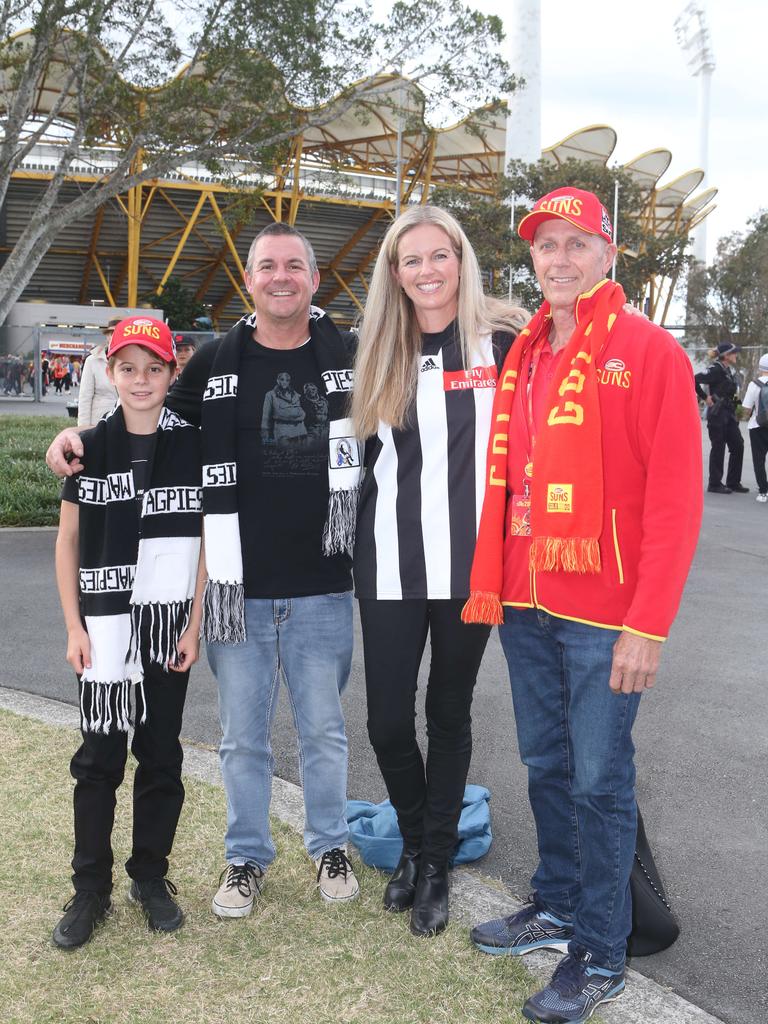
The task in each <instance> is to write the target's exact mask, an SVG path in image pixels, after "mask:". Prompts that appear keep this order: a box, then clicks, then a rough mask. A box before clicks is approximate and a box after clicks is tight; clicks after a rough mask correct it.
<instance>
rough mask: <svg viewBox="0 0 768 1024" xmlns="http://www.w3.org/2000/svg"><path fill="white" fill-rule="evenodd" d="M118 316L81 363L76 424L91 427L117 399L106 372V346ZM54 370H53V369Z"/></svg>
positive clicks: (118, 320) (109, 324)
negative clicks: (100, 340)
mask: <svg viewBox="0 0 768 1024" xmlns="http://www.w3.org/2000/svg"><path fill="white" fill-rule="evenodd" d="M119 323H120V318H119V317H118V318H117V319H115V320H110V321H109V323H108V324H107V326H106V327H105V328H104V341H103V342H102V344H100V345H96V347H95V348H93V349H91V353H90V355H89V356H88V358H87V359H86V360H85V362H84V363H83V370H82V374H81V377H80V392H79V394H78V398H77V425H78V427H91V426H93V425H94V424H96V423H98V422H99V420H100V419H101V417H102V416H103V415H104V414H105V413H107V412H109V411H110V409H112V407H113V406H114V404H115V401H116V399H117V392H116V391H115V386H114V384H113V383H112V381H111V380H110V379H109V374H108V373H107V347H108V346H109V342H110V339H111V338H112V334H113V332H114V330H115V327H117V325H118V324H119ZM54 372H55V371H54Z"/></svg>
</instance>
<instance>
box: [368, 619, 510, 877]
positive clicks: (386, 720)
mask: <svg viewBox="0 0 768 1024" xmlns="http://www.w3.org/2000/svg"><path fill="white" fill-rule="evenodd" d="M463 605H464V600H463V599H462V600H445V601H426V600H423V601H421V600H412V601H376V600H362V601H360V620H361V622H362V627H363V650H364V657H365V686H366V692H367V695H368V736H369V737H370V740H371V744H372V745H373V749H374V751H375V753H376V758H377V760H378V762H379V768H380V769H381V774H382V775H383V777H384V782H385V783H386V786H387V792H388V793H389V798H390V800H391V801H392V805H393V806H394V808H395V810H396V811H397V818H398V823H399V826H400V832H401V833H402V836H403V839H404V840H405V842H406V844H407V845H408V846H410V847H412V848H415V849H418V848H419V847H420V848H421V850H422V853H423V855H424V857H425V859H426V860H429V861H430V862H432V863H434V864H441V865H442V864H445V863H446V862H447V861H449V860H450V859H451V857H452V856H453V854H454V851H455V849H456V843H457V839H458V823H459V816H460V814H461V802H462V798H463V796H464V786H465V785H466V781H467V773H468V771H469V762H470V759H471V757H472V717H471V714H470V711H471V707H472V692H473V690H474V687H475V682H476V680H477V672H478V669H479V668H480V662H481V660H482V657H483V651H484V650H485V645H486V643H487V642H488V636H489V635H490V627H488V626H477V625H471V626H468V625H464V623H462V622H461V609H462V607H463ZM427 633H429V635H430V642H431V647H432V659H431V663H430V668H429V681H428V683H427V697H426V718H427V740H428V745H427V759H426V768H425V765H424V760H423V758H422V756H421V751H420V750H419V745H418V742H417V740H416V687H417V679H418V673H419V664H420V663H421V657H422V654H423V653H424V646H425V644H426V640H427Z"/></svg>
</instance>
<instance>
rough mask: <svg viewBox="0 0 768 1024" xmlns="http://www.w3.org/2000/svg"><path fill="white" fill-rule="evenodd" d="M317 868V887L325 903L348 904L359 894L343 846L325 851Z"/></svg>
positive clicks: (316, 864) (317, 862)
mask: <svg viewBox="0 0 768 1024" xmlns="http://www.w3.org/2000/svg"><path fill="white" fill-rule="evenodd" d="M315 867H316V868H317V887H318V889H319V890H320V895H321V896H322V897H323V899H324V900H325V901H326V903H348V902H349V901H350V900H353V899H355V897H356V896H357V895H358V893H359V892H360V886H359V885H358V882H357V879H356V878H355V872H354V871H353V870H352V865H351V863H350V861H349V857H347V849H346V847H345V846H341V847H339V846H337V847H335V848H334V849H333V850H326V852H325V853H324V854H323V856H322V857H320V859H319V860H316V861H315Z"/></svg>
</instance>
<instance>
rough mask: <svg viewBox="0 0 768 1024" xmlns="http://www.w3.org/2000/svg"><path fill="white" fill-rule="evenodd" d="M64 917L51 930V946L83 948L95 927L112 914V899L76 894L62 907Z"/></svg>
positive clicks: (98, 894) (82, 893) (89, 894)
mask: <svg viewBox="0 0 768 1024" xmlns="http://www.w3.org/2000/svg"><path fill="white" fill-rule="evenodd" d="M62 910H63V911H64V917H62V919H61V920H60V921H59V923H58V924H57V925H56V927H55V928H54V929H53V944H54V946H58V947H59V949H77V947H78V946H84V945H85V944H86V942H88V940H89V939H90V937H91V936H92V935H93V933H94V931H95V930H96V926H97V925H98V924H100V923H101V922H102V921H103V920H104V918H105V917H106V916H107V914H111V913H112V899H111V898H110V896H102V895H101V894H100V893H98V892H76V893H75V895H74V896H73V897H72V899H71V900H69V901H68V902H67V903H65V904H64V906H63V907H62Z"/></svg>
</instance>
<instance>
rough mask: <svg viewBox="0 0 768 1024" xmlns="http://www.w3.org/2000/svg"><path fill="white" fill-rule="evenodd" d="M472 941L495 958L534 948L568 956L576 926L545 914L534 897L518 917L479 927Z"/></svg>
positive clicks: (474, 931)
mask: <svg viewBox="0 0 768 1024" xmlns="http://www.w3.org/2000/svg"><path fill="white" fill-rule="evenodd" d="M470 938H471V939H472V941H473V942H474V944H475V945H476V946H477V948H478V949H481V950H482V951H483V952H484V953H490V954H491V955H492V956H502V955H505V954H506V955H507V956H523V955H524V954H525V953H530V952H531V951H532V950H534V949H554V950H556V951H557V952H559V953H567V952H568V943H569V941H570V940H571V939H572V938H573V925H572V924H570V923H569V922H568V921H561V920H560V918H558V917H555V916H554V915H553V914H550V913H549V912H548V911H546V910H545V909H544V907H543V906H542V905H541V903H539V901H538V899H537V898H536V896H535V895H534V896H533V897H531V902H530V903H527V904H526V905H525V906H524V907H523V909H522V910H518V912H517V913H516V914H511V915H510V916H509V917H498V918H496V919H495V920H493V921H486V922H485V924H478V925H476V926H475V927H474V928H473V929H472V931H471V932H470Z"/></svg>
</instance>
